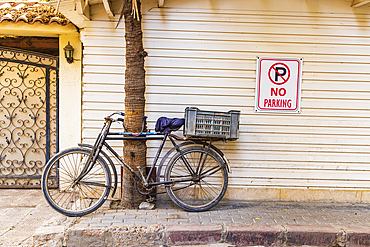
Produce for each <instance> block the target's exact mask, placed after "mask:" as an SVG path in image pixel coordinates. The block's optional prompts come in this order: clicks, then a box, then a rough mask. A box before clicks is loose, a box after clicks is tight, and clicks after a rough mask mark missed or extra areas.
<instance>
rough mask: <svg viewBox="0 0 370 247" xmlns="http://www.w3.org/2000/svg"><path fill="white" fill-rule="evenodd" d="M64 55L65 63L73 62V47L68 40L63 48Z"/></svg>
mask: <svg viewBox="0 0 370 247" xmlns="http://www.w3.org/2000/svg"><path fill="white" fill-rule="evenodd" d="M63 49H64V56H65V58H66V60H67V63H73V52H74V51H75V49H74V48H73V47H72V46H71V44H70V43H69V41H68V45H66V46H65V47H64V48H63Z"/></svg>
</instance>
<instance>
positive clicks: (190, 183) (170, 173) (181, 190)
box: [165, 146, 228, 212]
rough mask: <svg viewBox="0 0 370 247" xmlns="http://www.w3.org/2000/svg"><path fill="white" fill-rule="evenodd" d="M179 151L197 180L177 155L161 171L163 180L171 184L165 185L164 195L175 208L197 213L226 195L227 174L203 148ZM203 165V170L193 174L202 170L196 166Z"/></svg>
mask: <svg viewBox="0 0 370 247" xmlns="http://www.w3.org/2000/svg"><path fill="white" fill-rule="evenodd" d="M181 151H182V154H183V157H184V158H185V159H186V160H187V162H188V163H189V165H190V166H191V167H192V169H193V170H194V171H195V172H196V173H197V177H193V176H192V175H191V172H190V171H189V169H188V168H187V167H186V164H185V162H184V160H183V158H182V155H181V154H180V153H177V154H176V155H174V156H173V157H172V159H171V160H170V162H169V165H168V166H167V168H166V171H165V178H166V181H174V183H173V184H171V185H168V186H166V190H167V194H168V195H169V197H170V198H171V200H172V201H173V202H174V203H175V204H176V205H177V206H179V207H180V208H182V209H184V210H186V211H191V212H201V211H206V210H209V209H211V208H213V207H214V206H216V205H217V204H218V203H219V202H220V201H221V199H222V198H223V196H224V195H225V193H226V189H227V184H228V175H227V168H226V164H225V162H224V161H223V160H222V159H221V158H220V156H219V155H218V154H216V153H215V152H214V151H212V150H208V149H207V148H205V147H199V146H192V147H188V148H184V149H183V150H181ZM206 154H207V155H206ZM203 162H204V165H203V168H202V169H199V171H198V172H197V167H202V165H199V164H202V163H203ZM180 180H182V181H180ZM184 180H187V181H184Z"/></svg>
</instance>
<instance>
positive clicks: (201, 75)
mask: <svg viewBox="0 0 370 247" xmlns="http://www.w3.org/2000/svg"><path fill="white" fill-rule="evenodd" d="M143 2H144V4H143V29H144V37H145V38H144V47H145V49H146V51H147V52H148V53H149V56H148V57H147V59H146V74H147V77H146V79H147V81H146V83H147V92H146V100H147V107H146V110H147V115H148V116H149V119H150V120H151V121H150V124H149V125H150V126H152V128H153V126H154V123H155V120H156V119H157V118H158V117H160V116H162V115H165V116H169V117H181V116H182V115H183V112H184V109H185V107H187V106H196V107H199V108H201V109H204V110H217V111H228V110H230V109H234V110H241V113H242V116H241V126H240V139H239V140H238V141H236V142H230V143H226V144H224V143H220V144H219V145H218V146H219V147H220V148H221V149H222V150H223V151H224V152H225V154H226V156H227V157H228V158H229V159H230V162H231V167H232V170H233V173H232V174H230V180H229V186H230V189H229V190H228V196H230V197H237V198H243V199H247V198H264V199H275V198H281V199H336V200H369V197H368V192H367V190H368V189H369V188H370V168H369V167H370V166H369V163H370V161H369V160H370V159H369V158H370V154H369V151H370V146H369V145H368V143H370V138H369V134H368V133H370V119H369V110H368V107H369V105H370V94H369V92H370V82H369V81H370V75H369V73H368V71H369V69H370V64H369V62H368V61H369V57H368V56H369V55H370V48H369V46H368V44H369V36H370V29H369V17H370V16H369V7H368V6H364V7H361V8H358V9H353V8H351V7H350V5H351V1H346V0H328V1H313V0H308V1H298V0H283V1H279V4H276V1H248V2H247V1H237V0H229V1H208V0H207V1H206V0H198V1H180V0H178V1H177V0H167V1H165V8H157V7H156V5H157V1H154V0H153V1H143ZM91 19H92V21H90V22H85V25H86V28H85V29H84V30H82V32H81V35H82V36H81V37H82V41H83V44H84V47H85V50H84V67H83V71H84V74H83V91H84V92H83V138H84V140H85V141H87V142H92V141H93V138H95V136H96V134H97V131H98V129H99V128H100V127H101V125H102V119H103V117H104V116H105V115H107V114H109V112H111V111H115V110H123V108H124V103H123V100H124V88H123V87H124V85H123V84H124V70H125V58H124V54H125V49H124V48H125V43H124V29H123V27H124V24H123V23H122V24H121V25H120V26H119V28H118V29H115V25H116V23H115V22H114V21H109V20H108V18H107V17H105V14H104V12H103V11H102V7H101V6H99V5H96V6H92V7H91ZM115 21H117V19H116V20H115ZM257 56H272V57H297V58H301V57H302V58H303V61H304V63H303V76H302V78H303V82H302V102H301V113H300V114H296V115H291V114H271V113H254V111H253V109H254V100H255V98H254V97H255V80H256V57H257ZM150 126H149V127H150ZM120 145H121V143H116V146H117V147H119V146H120ZM149 147H150V149H149V155H150V157H149V159H148V160H149V162H150V161H151V160H152V158H153V157H154V154H155V148H156V147H157V144H156V143H149ZM233 188H234V189H233ZM331 190H332V191H331Z"/></svg>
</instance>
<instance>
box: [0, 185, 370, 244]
mask: <svg viewBox="0 0 370 247" xmlns="http://www.w3.org/2000/svg"><path fill="white" fill-rule="evenodd" d="M13 191H18V190H13ZM23 191H26V190H23ZM0 192H2V191H1V190H0ZM31 192H32V193H31ZM31 192H28V193H29V194H32V196H30V197H27V201H26V202H25V203H26V204H24V207H25V206H26V205H29V209H28V211H27V210H26V208H22V207H18V208H17V209H18V211H16V210H15V209H14V207H13V209H12V210H10V209H11V207H12V205H10V204H9V205H8V208H6V209H3V206H1V205H2V204H0V219H1V220H0V222H1V224H0V225H1V227H2V228H1V232H0V246H1V247H8V246H9V247H12V246H68V247H74V246H81V247H82V246H83V247H86V246H94V247H95V246H102V247H103V246H104V247H105V246H193V245H200V246H212V247H226V246H275V247H277V246H306V247H307V246H330V247H344V246H350V247H352V246H353V247H360V246H361V247H362V246H363V247H365V246H370V205H369V204H361V203H337V202H277V201H236V200H225V199H224V200H222V201H221V202H220V204H219V205H217V206H216V207H215V208H214V209H212V210H210V211H207V212H200V213H190V212H186V211H183V210H181V209H179V208H177V207H176V206H174V205H173V203H172V202H171V201H167V200H161V201H158V202H156V208H155V209H153V210H121V209H120V210H112V209H109V208H108V207H107V206H105V207H103V208H101V209H99V210H98V211H97V212H95V213H92V214H90V215H87V216H84V217H78V218H70V217H66V216H63V215H60V214H59V213H57V212H56V211H53V210H52V209H51V208H50V207H49V206H47V205H46V202H45V200H44V199H43V198H42V194H41V191H31ZM13 195H14V196H13V199H12V197H9V198H5V199H6V200H14V197H17V196H21V194H20V193H13ZM0 196H1V197H0V198H1V201H3V200H4V197H3V196H2V193H0ZM36 205H37V206H36ZM21 210H24V212H21ZM26 211H27V212H26ZM31 211H32V212H31ZM20 212H21V213H20ZM30 213H32V215H33V214H37V215H43V218H42V219H46V220H44V221H43V223H40V222H37V223H38V224H37V225H36V224H33V225H31V227H30V228H29V229H28V230H29V232H28V233H27V234H28V235H27V234H26V233H24V235H23V236H22V237H23V239H27V236H32V238H31V237H30V238H28V239H29V240H31V239H32V241H23V242H21V244H19V243H20V242H19V241H14V242H13V244H12V243H10V242H9V241H8V242H4V239H7V238H6V235H8V234H10V233H12V232H14V233H15V231H16V230H17V228H18V227H20V226H22V225H25V223H26V219H27V217H30ZM4 215H6V218H5V219H6V220H5V223H4V221H3V216H4ZM12 215H13V216H15V217H18V215H21V216H22V217H23V218H22V217H18V218H17V219H14V220H13V222H14V223H13V224H12V223H11V222H10V221H9V219H10V218H11V216H12ZM36 218H37V219H40V218H38V217H36ZM39 221H41V220H39ZM10 226H12V228H13V230H9V227H10ZM4 229H5V230H4ZM12 237H13V236H12ZM27 244H29V245H27Z"/></svg>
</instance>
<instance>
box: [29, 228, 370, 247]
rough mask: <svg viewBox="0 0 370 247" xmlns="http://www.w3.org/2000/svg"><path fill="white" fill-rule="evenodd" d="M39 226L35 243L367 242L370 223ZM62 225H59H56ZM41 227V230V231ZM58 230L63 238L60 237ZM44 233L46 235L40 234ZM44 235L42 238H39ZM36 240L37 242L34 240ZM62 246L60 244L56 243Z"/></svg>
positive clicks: (355, 245)
mask: <svg viewBox="0 0 370 247" xmlns="http://www.w3.org/2000/svg"><path fill="white" fill-rule="evenodd" d="M43 228H44V230H38V231H37V234H35V235H34V236H33V237H34V244H35V245H34V246H56V245H55V243H56V240H58V242H59V243H61V242H63V246H76V247H80V246H81V247H86V246H166V245H197V244H215V243H227V244H231V245H235V246H266V247H267V246H274V247H278V246H304V245H306V246H329V247H337V246H351V247H365V246H370V227H359V226H345V227H333V226H322V225H317V226H316V225H231V226H224V225H221V224H213V225H197V224H188V225H183V224H176V225H167V226H163V225H149V226H138V225H134V226H122V227H109V228H104V229H90V228H86V229H82V228H78V226H77V227H76V228H75V227H71V228H68V229H67V228H64V231H62V230H60V231H59V232H56V231H54V232H53V231H48V229H47V227H43ZM58 229H61V228H58ZM42 231H43V232H42ZM61 233H63V234H64V239H63V240H61V239H60V238H61ZM42 236H47V238H45V237H42ZM40 239H43V240H44V241H43V242H42V241H40ZM35 240H37V241H38V242H36V241H35ZM59 246H62V245H59Z"/></svg>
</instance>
